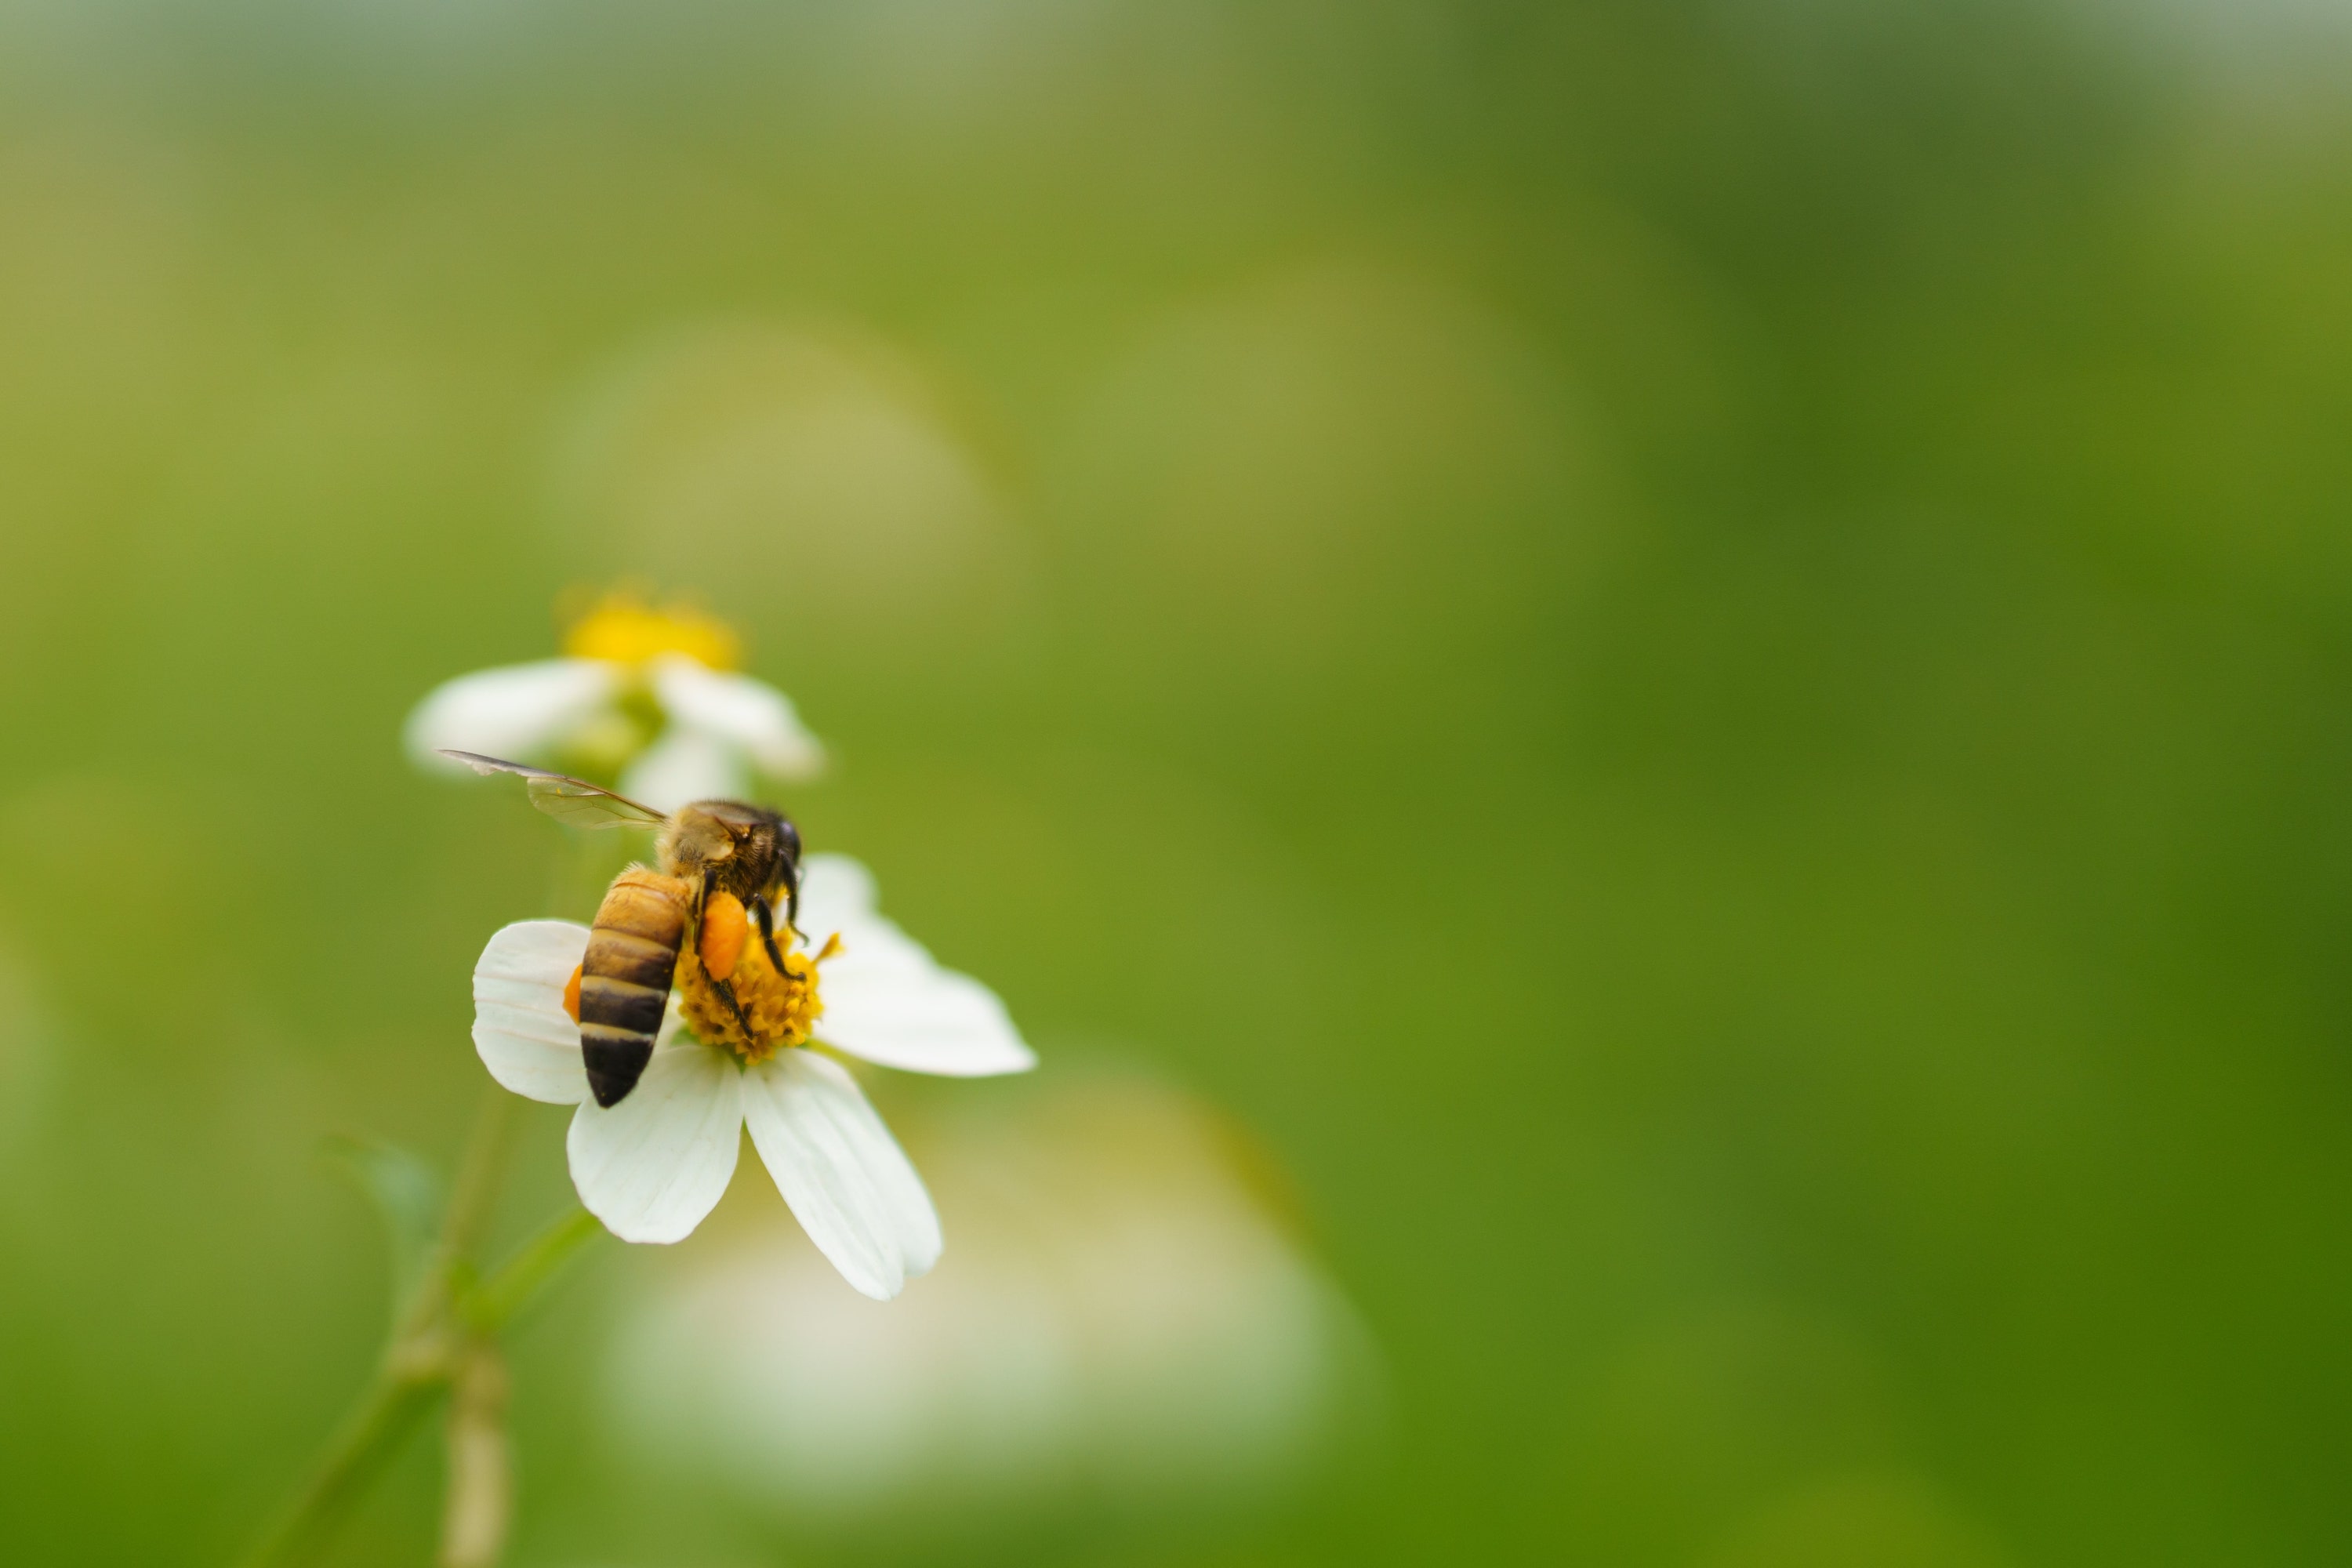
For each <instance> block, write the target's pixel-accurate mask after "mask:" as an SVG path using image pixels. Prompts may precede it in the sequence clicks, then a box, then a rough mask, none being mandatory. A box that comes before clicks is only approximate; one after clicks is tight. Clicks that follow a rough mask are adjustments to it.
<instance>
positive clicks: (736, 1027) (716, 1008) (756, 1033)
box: [677, 937, 841, 1063]
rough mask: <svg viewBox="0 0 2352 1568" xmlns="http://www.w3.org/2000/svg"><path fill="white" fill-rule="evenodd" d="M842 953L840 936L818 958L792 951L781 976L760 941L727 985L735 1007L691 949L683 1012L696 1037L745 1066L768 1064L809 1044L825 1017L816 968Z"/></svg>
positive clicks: (682, 975)
mask: <svg viewBox="0 0 2352 1568" xmlns="http://www.w3.org/2000/svg"><path fill="white" fill-rule="evenodd" d="M840 951H841V939H840V938H839V937H835V938H833V939H832V940H830V941H828V942H826V943H825V944H824V951H822V952H818V953H817V954H815V955H814V957H812V956H811V955H809V954H808V953H805V952H787V953H785V954H784V969H783V973H781V974H779V973H777V972H776V966H775V965H774V964H772V963H769V962H768V950H767V948H766V946H765V945H764V944H763V943H761V942H759V941H758V940H757V939H756V938H755V939H753V940H752V941H751V942H748V943H746V944H745V946H744V949H743V953H742V956H741V958H740V959H739V960H738V961H737V962H736V963H735V967H734V972H733V973H731V974H730V975H729V976H728V978H727V980H726V981H725V982H724V984H725V985H726V988H727V992H730V993H732V994H733V996H734V1002H733V1004H732V1005H730V1004H729V1002H728V999H727V994H726V993H722V992H721V991H720V989H719V985H720V984H721V983H719V982H715V981H713V980H712V979H711V978H710V976H709V973H708V972H706V971H705V970H704V968H703V967H702V965H701V963H700V962H699V961H698V958H697V956H696V954H695V952H694V950H693V949H692V948H691V947H689V948H688V949H686V950H684V951H683V952H681V953H680V955H679V959H678V966H677V967H678V976H677V978H678V1006H679V1010H680V1011H681V1012H683V1013H684V1014H685V1016H686V1021H687V1023H688V1025H689V1026H691V1027H692V1028H693V1030H694V1033H695V1037H696V1038H698V1039H701V1040H707V1041H709V1043H710V1044H712V1045H715V1046H725V1047H727V1048H728V1049H729V1050H730V1051H733V1052H734V1053H735V1054H736V1055H737V1056H739V1057H740V1058H743V1060H745V1061H746V1062H754V1063H756V1062H763V1061H766V1060H767V1059H768V1058H770V1057H772V1056H774V1055H775V1054H776V1053H777V1052H778V1051H780V1050H782V1049H785V1048H786V1047H791V1046H804V1045H807V1044H808V1042H809V1033H810V1031H811V1030H813V1029H814V1028H815V1026H816V1021H817V1020H818V1019H819V1018H821V1017H823V1016H824V1001H823V999H822V998H820V997H819V996H818V995H817V965H818V964H820V963H824V961H825V960H826V959H828V958H831V957H832V956H833V955H834V954H835V953H836V952H840Z"/></svg>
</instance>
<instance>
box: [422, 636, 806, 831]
mask: <svg viewBox="0 0 2352 1568" xmlns="http://www.w3.org/2000/svg"><path fill="white" fill-rule="evenodd" d="M564 644H565V647H566V650H567V655H568V657H566V658H550V659H541V660H539V661H537V662H535V663H531V664H510V665H502V666H500V667H499V668H495V669H480V670H476V671H475V672H474V673H473V674H471V675H461V676H459V677H457V679H454V680H449V681H445V682H443V683H442V684H441V685H440V686H438V687H436V688H435V689H433V690H432V691H431V692H430V693H428V694H427V695H426V696H425V700H424V701H422V702H420V703H418V704H417V705H416V708H415V710H414V711H413V712H411V713H410V714H409V716H408V724H407V728H406V731H405V739H406V742H407V746H408V751H409V754H410V755H411V756H413V757H415V759H416V760H417V762H418V763H421V764H423V765H424V766H425V767H428V768H432V769H436V770H442V771H446V770H448V769H452V768H456V767H459V766H462V764H458V763H451V762H450V761H449V760H448V759H447V758H446V757H443V756H441V755H440V754H439V753H440V752H443V751H460V752H487V753H488V754H490V755H492V756H500V757H513V758H516V759H518V760H520V761H523V762H530V763H556V762H561V761H565V760H567V759H575V758H576V759H583V760H584V763H585V765H588V766H589V767H590V769H591V771H592V772H598V773H604V776H606V777H610V776H611V772H610V771H607V770H614V771H621V778H620V787H621V792H622V793H623V794H624V795H630V796H632V797H633V798H635V799H637V800H642V801H644V802H645V803H646V805H651V806H654V807H655V808H656V809H657V810H662V811H670V810H675V809H676V808H677V807H678V806H681V805H685V804H686V803H687V802H688V801H691V800H711V799H740V798H741V797H743V796H745V795H750V794H751V773H752V772H753V771H757V772H759V773H764V774H767V775H768V776H770V777H772V778H776V779H782V780H787V781H789V780H798V779H804V778H808V777H811V776H813V775H814V773H816V772H817V771H818V770H819V769H821V768H822V767H823V766H824V747H823V746H822V745H820V744H819V743H818V742H817V740H816V737H815V736H814V735H812V734H810V733H809V731H808V730H807V729H806V728H805V727H804V726H803V724H802V723H801V721H800V715H799V714H798V713H797V712H795V711H794V710H793V704H792V700H791V699H789V698H787V697H786V696H785V695H784V694H783V693H782V692H781V691H778V690H777V689H775V688H774V687H772V686H770V685H768V684H766V683H765V682H764V681H760V680H756V679H752V678H751V676H748V675H742V674H739V673H737V672H735V671H734V670H732V669H730V668H727V666H729V665H730V664H731V663H732V662H733V659H734V657H735V652H736V644H735V637H734V634H733V633H732V632H730V630H728V629H727V627H726V626H723V625H722V624H720V623H719V622H717V621H714V620H712V619H710V618H709V617H708V616H701V615H698V614H697V613H695V612H693V611H690V610H686V609H680V608H672V609H668V610H659V611H656V610H650V609H647V608H646V607H645V606H644V605H641V604H639V603H638V602H637V601H635V600H634V599H630V598H626V597H614V598H609V599H607V600H605V601H604V603H603V604H602V605H599V606H598V607H597V608H596V609H595V610H594V611H593V612H591V613H590V614H589V615H588V616H586V617H585V618H583V620H581V621H580V623H579V624H578V625H576V626H573V627H572V630H571V631H570V632H569V633H568V634H567V635H566V637H565V638H564ZM649 742H650V743H649Z"/></svg>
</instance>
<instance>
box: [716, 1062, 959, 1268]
mask: <svg viewBox="0 0 2352 1568" xmlns="http://www.w3.org/2000/svg"><path fill="white" fill-rule="evenodd" d="M743 1120H744V1122H745V1123H746V1124H747V1125H748V1126H749V1127H750V1128H751V1144H752V1147H754V1148H756V1149H758V1150H759V1151H760V1158H761V1161H762V1162H763V1163H765V1164H766V1165H767V1167H768V1173H769V1174H770V1175H771V1176H773V1177H774V1178H775V1180H776V1190H777V1191H778V1192H780V1193H782V1194H784V1202H785V1203H786V1204H788V1205H791V1207H792V1211H793V1216H794V1217H795V1218H797V1219H798V1220H799V1221H800V1222H801V1228H802V1229H803V1230H805V1231H807V1232H808V1234H809V1239H810V1240H811V1241H814V1242H815V1243H816V1247H817V1250H818V1251H819V1252H822V1253H824V1256H825V1258H827V1259H828V1260H829V1261H830V1262H831V1263H832V1264H833V1266H834V1267H835V1268H838V1269H840V1270H841V1277H842V1278H843V1279H846V1280H848V1281H849V1282H850V1284H852V1285H854V1286H856V1288H857V1289H859V1290H861V1291H863V1292H865V1293H866V1295H868V1296H871V1297H873V1298H874V1299H875V1300H877V1301H887V1300H889V1299H890V1298H891V1297H893V1296H896V1295H897V1294H898V1291H899V1289H901V1288H902V1287H903V1286H904V1285H905V1284H906V1282H907V1281H908V1279H912V1278H913V1277H914V1276H916V1275H918V1274H922V1273H926V1272H928V1271H929V1268H930V1267H931V1265H932V1264H934V1263H936V1262H938V1261H939V1258H940V1216H939V1214H938V1212H937V1211H936V1210H934V1209H933V1208H932V1207H931V1196H930V1194H929V1193H927V1192H925V1191H924V1190H923V1182H922V1178H921V1177H919V1176H918V1175H916V1174H915V1167H914V1166H912V1165H910V1164H908V1163H907V1156H906V1155H905V1154H904V1153H902V1152H900V1151H899V1148H898V1142H897V1141H896V1140H895V1139H893V1138H892V1137H891V1136H890V1130H889V1129H888V1128H887V1127H885V1126H883V1125H882V1119H881V1118H880V1117H879V1116H877V1115H876V1114H874V1108H873V1107H872V1106H871V1105H869V1104H867V1103H866V1096H865V1095H863V1094H862V1093H860V1092H859V1091H858V1088H857V1083H856V1079H852V1078H851V1077H850V1076H849V1074H848V1072H847V1071H846V1070H845V1068H843V1067H842V1065H841V1064H840V1063H839V1062H836V1061H830V1060H827V1059H826V1058H824V1057H821V1056H819V1055H817V1054H816V1053H815V1052H814V1051H807V1050H784V1051H779V1052H777V1053H776V1054H775V1056H773V1057H772V1058H769V1059H768V1060H767V1061H766V1062H764V1063H762V1064H761V1065H760V1066H759V1067H756V1068H751V1069H750V1070H749V1071H747V1072H745V1073H744V1075H743Z"/></svg>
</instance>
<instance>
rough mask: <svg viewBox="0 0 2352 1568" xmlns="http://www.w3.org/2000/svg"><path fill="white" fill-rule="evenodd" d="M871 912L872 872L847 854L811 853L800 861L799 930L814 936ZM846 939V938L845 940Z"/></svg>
mask: <svg viewBox="0 0 2352 1568" xmlns="http://www.w3.org/2000/svg"><path fill="white" fill-rule="evenodd" d="M873 915H874V873H873V872H871V871H869V870H867V869H866V867H865V864H864V863H863V862H862V861H857V860H853V859H851V858H849V857H848V856H846V855H812V856H810V857H809V858H807V859H805V860H803V861H802V862H801V921H800V924H801V930H803V931H807V932H808V933H809V934H810V935H811V936H813V937H814V938H815V939H816V945H817V946H819V947H823V946H824V939H825V938H826V937H827V936H829V935H831V934H832V933H833V932H835V931H847V930H848V929H849V928H850V926H851V925H853V924H855V923H856V922H857V921H861V920H868V919H871V918H873ZM844 940H846V939H844Z"/></svg>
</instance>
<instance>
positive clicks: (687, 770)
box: [621, 724, 751, 811]
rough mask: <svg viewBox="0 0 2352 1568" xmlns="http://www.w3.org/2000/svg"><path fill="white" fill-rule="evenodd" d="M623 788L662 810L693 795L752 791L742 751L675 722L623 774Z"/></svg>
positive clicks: (731, 796) (719, 796)
mask: <svg viewBox="0 0 2352 1568" xmlns="http://www.w3.org/2000/svg"><path fill="white" fill-rule="evenodd" d="M621 793H622V794H623V795H627V796H628V797H629V798H630V799H631V800H637V801H643V802H644V803H645V804H646V805H650V806H652V807H653V808H654V809H655V810H656V811H676V810H677V808H678V807H679V806H681V805H685V804H686V803H687V802H688V801H690V800H742V799H744V798H746V797H748V796H749V795H751V779H750V778H749V777H748V776H747V775H746V774H745V773H744V772H743V763H742V754H741V753H740V752H738V751H737V750H736V749H735V748H734V746H732V745H731V744H730V743H729V742H725V741H722V740H720V739H719V738H718V737H717V736H715V735H712V734H710V733H709V732H707V731H701V730H691V729H686V728H683V727H681V726H678V725H675V724H673V725H672V726H671V727H670V728H669V730H668V731H667V732H666V733H665V734H664V735H663V736H662V738H661V739H660V740H659V741H656V742H654V745H653V747H652V749H651V750H649V751H647V752H646V754H645V755H643V756H641V757H639V758H638V759H637V760H636V761H635V762H634V763H630V764H629V770H628V772H626V773H623V774H622V775H621Z"/></svg>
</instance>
